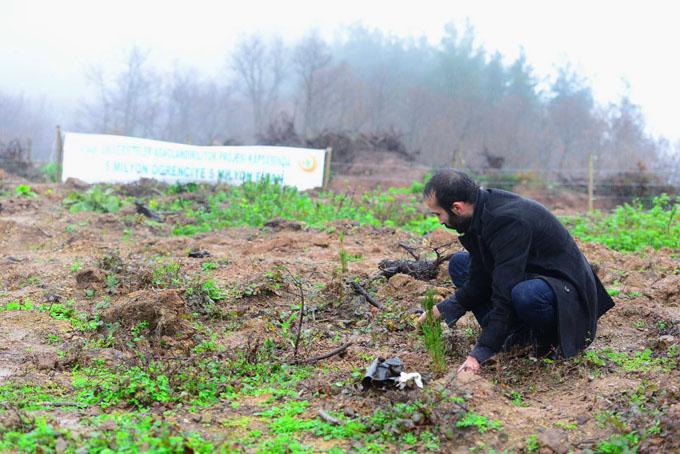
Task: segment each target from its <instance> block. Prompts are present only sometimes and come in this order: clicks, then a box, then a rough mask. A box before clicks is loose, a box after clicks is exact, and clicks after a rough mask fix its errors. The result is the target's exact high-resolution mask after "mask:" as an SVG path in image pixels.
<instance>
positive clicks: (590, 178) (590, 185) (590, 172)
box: [588, 151, 593, 214]
mask: <svg viewBox="0 0 680 454" xmlns="http://www.w3.org/2000/svg"><path fill="white" fill-rule="evenodd" d="M592 212H593V152H592V151H591V152H590V153H588V214H591V213H592Z"/></svg>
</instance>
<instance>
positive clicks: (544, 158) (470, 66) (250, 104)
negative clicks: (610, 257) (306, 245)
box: [0, 25, 680, 178]
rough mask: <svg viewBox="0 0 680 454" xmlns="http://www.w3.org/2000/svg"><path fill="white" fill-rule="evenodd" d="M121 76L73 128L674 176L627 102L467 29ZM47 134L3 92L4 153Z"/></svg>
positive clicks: (93, 84)
mask: <svg viewBox="0 0 680 454" xmlns="http://www.w3.org/2000/svg"><path fill="white" fill-rule="evenodd" d="M123 63H124V66H123V68H122V70H120V71H118V72H117V73H115V74H111V73H109V72H107V68H104V67H95V68H92V69H91V70H90V71H89V72H88V74H87V76H88V81H89V83H90V88H91V89H92V90H93V93H94V94H93V95H92V96H90V97H88V98H87V99H83V101H82V104H81V108H80V109H79V111H78V113H77V115H76V120H75V121H73V123H72V124H73V126H74V127H75V128H74V129H78V130H80V131H84V132H97V133H111V134H123V135H131V136H140V137H147V138H155V139H160V140H169V141H175V142H190V143H194V144H253V143H257V141H258V137H259V136H261V135H262V134H263V133H265V132H266V130H267V129H268V128H269V126H270V125H271V124H272V123H275V122H277V121H279V120H280V119H281V118H282V115H285V116H286V118H290V119H292V121H293V124H294V126H295V129H296V131H297V133H298V134H299V135H300V136H302V137H305V138H312V137H314V136H315V135H318V134H320V133H322V132H328V131H333V132H342V133H346V134H348V135H350V136H351V135H357V134H360V133H374V132H379V131H388V130H389V131H394V132H396V133H397V134H399V135H400V136H401V139H402V140H403V142H404V144H405V145H406V147H407V149H408V150H410V151H412V152H414V153H417V160H418V161H420V162H423V163H425V164H430V165H445V164H453V165H456V166H463V167H471V168H477V169H482V168H484V167H485V166H489V165H492V163H495V164H494V165H496V166H498V165H499V163H501V164H502V166H503V167H504V168H506V169H545V170H549V171H551V172H554V173H556V174H563V175H569V174H571V173H574V172H582V171H583V169H585V168H586V167H587V156H588V154H589V153H592V154H593V156H594V159H595V163H596V168H597V169H599V171H600V172H606V171H608V170H618V171H623V170H634V169H636V168H638V167H637V166H638V163H639V162H642V163H644V166H645V167H646V168H647V169H650V170H657V171H663V174H664V175H668V176H669V177H671V178H678V176H679V175H678V173H679V172H680V169H679V167H680V163H679V162H678V157H677V156H678V154H680V143H679V144H669V143H668V142H666V141H664V140H656V139H654V138H653V137H651V136H650V135H649V134H647V133H646V132H645V122H644V118H643V116H642V114H641V112H640V108H639V106H637V105H635V104H634V103H632V102H631V100H630V99H629V98H628V97H627V96H623V97H621V99H620V100H619V101H618V102H616V103H613V104H610V105H598V104H596V103H595V101H594V99H593V93H592V90H591V87H590V86H589V85H588V83H587V82H586V81H585V80H584V79H583V78H582V77H581V76H580V75H579V74H578V73H577V72H575V71H574V70H573V69H572V68H571V67H569V66H563V67H562V68H560V69H559V71H558V72H557V75H556V77H554V79H553V80H550V81H546V80H540V79H539V78H538V77H537V76H536V75H535V74H534V71H533V68H532V67H531V65H530V64H529V63H528V62H527V59H526V57H525V55H523V54H520V56H519V57H518V58H517V59H516V60H515V61H512V62H509V63H508V62H506V61H504V59H503V58H502V56H501V55H500V54H498V53H489V52H487V51H486V50H485V49H484V48H483V47H480V46H478V45H476V44H475V35H474V31H473V30H472V29H471V28H467V29H464V30H460V29H457V28H456V27H454V26H453V25H449V26H447V27H446V30H445V34H444V37H443V38H442V40H441V41H440V42H439V43H437V44H431V43H430V42H428V41H427V40H425V39H412V38H400V37H394V36H391V35H387V34H385V33H382V32H380V31H376V30H370V29H367V28H364V27H362V26H355V27H351V28H349V29H347V30H345V32H344V36H343V37H342V38H340V39H336V40H334V41H326V40H324V39H323V38H321V36H320V35H319V34H318V33H316V32H314V31H312V32H309V33H308V34H307V35H305V36H304V37H303V38H302V39H300V40H299V41H298V42H296V43H293V44H292V45H286V44H284V42H283V41H282V40H281V39H277V38H271V39H270V38H263V37H261V36H258V35H251V36H244V37H242V38H241V39H240V40H239V42H238V43H236V45H235V46H234V50H233V51H232V53H231V54H230V55H225V61H224V65H223V69H222V70H221V71H219V73H218V74H213V75H205V74H199V73H198V72H197V71H196V70H193V69H186V68H185V69H174V70H172V71H165V72H161V71H158V70H157V69H156V68H154V67H153V66H152V64H151V63H150V58H149V52H148V51H143V50H141V49H139V48H133V49H131V50H130V51H129V52H128V53H127V55H126V58H125V61H124V62H123ZM8 100H9V102H8ZM12 106H14V107H12ZM15 111H23V113H21V114H19V115H17V114H16V112H15ZM5 118H8V119H11V121H5ZM50 120H52V118H50ZM45 122H47V123H49V121H48V120H47V115H46V111H45V109H44V107H41V104H40V103H35V102H29V100H27V99H25V98H20V97H15V98H12V97H11V96H8V95H3V94H1V93H0V125H2V126H0V127H1V128H3V129H0V141H1V140H3V137H8V136H9V135H11V134H15V135H16V136H21V135H24V136H25V135H27V134H31V133H34V132H32V131H37V130H38V129H40V130H42V128H43V127H46V126H49V127H53V126H51V125H53V124H55V123H56V121H54V120H53V121H52V123H51V125H45V124H44V123H45ZM673 151H675V153H673ZM669 172H670V173H669ZM673 172H674V173H673Z"/></svg>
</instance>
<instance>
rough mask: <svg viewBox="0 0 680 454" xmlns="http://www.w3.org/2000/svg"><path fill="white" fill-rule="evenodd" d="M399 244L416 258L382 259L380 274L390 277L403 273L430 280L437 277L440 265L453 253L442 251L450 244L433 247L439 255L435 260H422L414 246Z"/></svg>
mask: <svg viewBox="0 0 680 454" xmlns="http://www.w3.org/2000/svg"><path fill="white" fill-rule="evenodd" d="M399 246H400V247H402V248H404V249H406V251H407V252H408V253H409V255H411V257H413V258H414V259H415V260H390V259H385V260H382V261H381V262H380V263H379V264H378V268H379V269H380V271H379V276H384V277H385V278H387V279H389V278H391V277H392V276H394V275H395V274H399V273H401V274H407V275H409V276H412V277H414V278H416V279H418V280H421V281H430V280H432V279H435V278H436V277H437V274H438V272H439V265H441V264H442V263H443V262H446V261H448V260H449V259H450V258H451V255H452V254H443V253H442V251H443V250H444V251H445V250H447V249H448V248H449V247H450V246H451V245H450V244H445V245H441V246H436V247H432V248H431V249H432V251H433V252H434V253H435V254H436V255H437V256H436V258H435V259H434V260H421V259H420V255H419V254H416V253H415V252H414V248H413V246H409V245H407V244H405V243H399Z"/></svg>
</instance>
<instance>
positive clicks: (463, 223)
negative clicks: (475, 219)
mask: <svg viewBox="0 0 680 454" xmlns="http://www.w3.org/2000/svg"><path fill="white" fill-rule="evenodd" d="M446 212H447V214H448V215H449V220H448V222H446V223H444V225H445V226H446V227H448V228H450V229H454V230H455V231H456V232H458V233H460V234H464V233H466V232H467V231H468V229H469V228H470V224H471V223H472V216H464V215H457V214H453V211H451V210H446Z"/></svg>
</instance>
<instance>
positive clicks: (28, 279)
mask: <svg viewBox="0 0 680 454" xmlns="http://www.w3.org/2000/svg"><path fill="white" fill-rule="evenodd" d="M34 190H35V191H36V192H37V193H38V196H37V197H35V198H33V199H28V200H24V199H19V198H12V197H9V198H6V199H4V200H3V201H2V206H3V207H4V209H3V211H2V212H1V213H0V276H1V278H2V290H1V291H0V305H3V306H4V305H6V304H7V303H10V302H22V301H32V302H33V304H35V305H40V304H46V305H49V304H51V302H54V301H59V302H65V301H69V300H73V301H74V305H75V309H76V310H77V311H83V312H85V313H88V314H93V313H95V312H97V313H99V314H101V316H102V318H103V319H104V320H107V321H109V322H118V323H119V324H120V325H121V326H122V327H123V328H124V329H128V330H129V329H131V328H134V327H135V326H139V324H140V323H142V322H144V323H146V325H145V326H147V327H148V328H149V331H150V332H149V336H148V339H145V340H144V342H145V344H144V345H145V346H146V347H147V348H148V349H150V350H154V349H155V351H156V352H158V354H159V355H161V356H162V355H166V356H168V357H172V356H173V355H178V354H180V352H186V351H187V350H186V348H187V346H189V347H190V346H192V345H195V337H196V336H197V334H196V332H195V329H196V328H195V324H193V323H192V316H191V314H192V313H195V312H200V310H202V308H203V309H205V307H204V305H202V302H201V301H196V300H192V299H191V298H190V297H189V296H187V295H186V293H184V292H183V290H184V289H183V288H181V285H177V286H174V287H175V288H174V289H172V290H163V289H162V287H168V286H170V287H173V285H172V284H168V282H170V281H172V270H170V271H168V273H167V274H168V275H167V276H162V275H159V274H158V273H156V275H155V276H154V275H153V272H152V268H153V267H154V266H156V269H158V265H157V264H158V263H159V261H160V262H163V263H170V262H173V263H177V264H179V265H180V269H181V272H182V273H184V274H186V275H192V274H193V275H199V274H201V273H205V272H204V271H203V269H202V265H203V264H204V263H207V262H210V263H215V264H218V266H217V267H216V268H215V269H211V270H210V272H209V275H210V277H211V278H212V279H213V280H214V282H215V283H216V284H217V285H218V286H219V287H220V288H222V289H230V291H229V292H227V295H226V297H225V298H224V299H222V300H220V301H218V302H216V303H215V306H216V307H217V309H219V311H220V313H221V314H228V317H226V318H225V317H214V318H211V317H209V316H205V317H204V318H203V319H202V320H203V323H204V324H205V325H207V326H209V327H210V328H211V329H212V330H213V331H214V332H218V333H220V335H219V337H217V339H216V342H217V343H218V344H219V345H220V346H224V347H225V348H226V350H227V351H235V350H238V349H245V348H246V344H248V343H249V342H253V340H254V339H261V340H263V339H266V338H272V339H275V340H277V341H280V340H281V336H282V333H281V330H280V329H279V328H277V327H278V326H280V324H278V322H279V321H280V320H282V319H284V318H285V317H286V316H288V315H289V314H290V313H291V312H292V311H294V310H295V308H296V307H297V305H298V304H299V295H298V294H297V293H296V288H295V286H294V285H291V284H290V281H287V282H288V283H287V284H283V285H274V283H273V280H272V276H273V275H275V274H276V273H279V274H284V275H288V274H289V275H291V276H295V277H296V278H297V279H299V280H300V281H301V282H303V283H304V291H305V292H307V293H306V295H307V301H306V304H307V307H308V309H309V310H308V312H307V314H306V320H305V322H304V325H303V328H304V330H305V332H307V333H308V335H307V336H306V337H304V338H303V341H302V342H301V344H300V346H299V354H298V359H305V358H310V357H313V356H315V355H318V354H320V353H323V352H327V351H330V350H332V349H334V348H335V347H337V346H339V345H341V344H342V343H345V342H350V341H351V342H352V345H351V346H350V347H349V348H348V349H347V350H346V352H345V353H344V354H343V355H336V356H333V357H331V358H328V359H325V360H322V361H320V362H318V363H316V365H315V366H313V367H312V373H311V376H310V377H309V378H307V379H306V380H304V381H303V382H301V383H300V384H299V385H298V389H297V390H296V391H297V392H298V398H302V399H305V400H307V401H309V402H310V406H309V409H308V412H307V414H308V415H309V417H314V416H315V415H316V412H317V411H318V410H319V409H324V410H327V411H338V412H340V413H343V412H344V413H345V414H350V415H355V416H357V417H358V416H370V415H371V414H372V413H373V412H374V411H375V409H377V408H386V407H389V406H391V405H393V404H394V403H396V402H415V401H417V400H421V401H425V402H428V400H427V399H432V397H431V396H432V394H431V391H432V390H436V389H442V388H443V389H446V390H448V392H449V393H450V394H451V395H456V396H463V397H464V398H465V403H464V404H463V405H464V407H465V409H467V410H468V411H474V412H475V413H477V414H480V415H483V416H485V417H487V418H488V419H489V420H499V421H500V422H501V424H502V429H498V430H488V431H480V430H476V429H475V428H474V427H473V428H469V429H459V428H456V427H455V423H456V421H457V418H459V417H460V412H461V409H460V408H458V407H456V406H455V405H444V404H442V405H440V406H438V407H437V410H436V411H434V412H433V413H432V414H431V415H429V416H428V417H427V418H425V421H422V420H418V421H414V423H413V424H415V425H416V426H419V427H420V426H422V429H423V430H425V429H427V430H429V431H431V432H434V433H438V434H441V436H440V447H439V449H440V450H441V451H442V452H468V451H469V450H471V449H472V450H478V451H481V452H488V451H490V450H492V449H493V450H496V451H503V450H506V449H507V450H510V451H515V452H526V451H527V449H528V448H527V446H528V445H527V440H528V439H529V440H531V439H530V438H529V437H530V436H535V440H536V441H537V443H538V445H540V450H541V452H568V451H573V452H580V451H585V450H588V449H594V447H595V446H596V445H597V443H598V442H601V441H603V440H606V439H608V438H609V437H610V436H611V435H613V434H615V433H625V432H626V431H632V430H641V429H639V428H638V426H636V424H638V422H639V421H640V420H642V419H645V418H648V417H651V418H655V419H656V420H658V421H659V423H658V430H657V431H656V433H654V434H652V435H650V436H647V437H646V440H645V442H644V443H643V444H642V445H641V449H642V450H643V451H647V452H670V450H672V449H674V447H673V446H677V445H674V444H673V443H675V442H673V440H677V438H678V437H680V432H678V426H677V424H674V423H673V421H674V419H673V417H672V416H673V414H677V413H678V408H677V405H678V404H677V402H678V399H679V398H680V372H679V371H678V369H677V367H675V368H673V369H671V370H668V369H664V370H660V369H651V370H640V368H637V369H636V368H635V367H630V368H628V369H631V370H626V368H625V367H622V366H618V365H616V364H611V363H607V364H606V365H605V366H599V365H596V364H593V363H592V361H591V362H589V361H588V360H587V358H586V357H585V355H581V356H580V357H578V358H575V359H572V360H569V361H557V362H554V363H553V362H550V361H543V360H541V359H537V358H534V357H533V356H532V353H531V352H530V351H514V352H509V353H507V354H500V355H498V356H497V357H496V358H494V359H493V360H492V361H491V362H490V363H489V364H487V365H485V367H484V368H483V371H482V373H481V374H480V375H478V376H456V374H455V370H456V368H457V367H458V365H459V364H460V363H461V362H462V361H463V360H464V359H465V355H466V354H467V352H468V351H469V349H470V347H471V346H472V344H473V343H474V339H475V334H476V333H477V327H476V324H475V322H474V321H473V319H472V317H470V316H466V317H465V318H464V319H463V320H461V322H459V324H458V325H457V326H456V327H455V329H449V328H445V332H444V335H445V339H446V343H447V357H446V362H447V368H448V370H447V372H446V373H444V374H436V373H434V372H433V370H432V364H431V362H430V359H429V356H428V354H427V353H426V352H425V350H424V347H423V343H422V340H421V337H420V336H419V335H418V333H417V332H416V331H415V330H414V328H413V315H412V310H413V309H415V308H418V307H420V303H421V300H422V297H423V295H424V294H425V292H426V291H427V290H428V289H433V290H434V291H435V295H436V298H437V299H441V298H444V297H446V296H447V295H448V294H449V293H450V292H452V291H453V290H454V288H453V286H452V284H451V282H450V281H449V280H448V277H447V273H446V264H445V263H444V264H443V265H441V269H440V273H439V276H438V278H437V279H435V280H434V281H429V282H423V281H418V280H415V279H413V278H411V277H409V276H406V275H403V274H397V275H395V276H393V277H392V278H390V279H389V280H384V279H383V280H375V281H373V282H371V283H370V284H367V288H368V289H369V291H371V292H372V294H373V295H374V297H375V299H376V300H377V301H379V302H380V303H381V304H382V305H384V309H383V310H378V309H376V308H374V307H372V306H371V305H369V304H367V303H366V301H365V299H364V298H363V297H361V296H360V295H356V294H353V293H352V292H351V290H350V287H348V286H347V285H346V284H345V283H344V281H345V280H346V279H354V278H358V279H359V280H361V281H363V282H365V283H367V282H369V281H370V279H371V277H373V276H374V275H375V274H376V273H377V271H378V263H379V262H380V261H381V260H383V259H385V258H401V259H406V258H408V255H407V254H406V253H405V251H404V250H403V249H402V248H400V247H399V243H400V242H408V243H410V244H415V245H421V246H424V245H425V244H426V241H425V239H423V238H419V237H417V236H416V235H413V234H409V233H405V232H402V231H399V230H394V229H376V228H370V227H358V226H356V225H354V224H353V223H351V222H344V223H343V222H339V223H336V224H334V225H331V226H328V227H329V228H328V229H327V230H326V231H319V230H313V229H308V228H306V227H305V226H304V225H303V226H300V225H296V224H295V223H292V224H282V225H278V224H277V225H276V226H275V227H265V228H262V229H256V228H237V229H229V230H223V231H219V232H214V233H207V234H199V235H196V236H194V237H183V236H173V235H172V234H171V233H170V227H169V226H166V225H163V224H160V225H157V224H150V223H148V222H146V219H144V218H143V217H141V216H137V215H134V214H131V213H127V212H125V211H123V212H120V213H117V214H97V213H92V212H88V213H77V214H72V213H69V212H68V210H66V209H65V208H64V207H63V206H62V204H61V200H62V198H63V197H64V196H65V195H66V194H67V193H68V191H69V190H68V189H67V188H64V187H62V186H56V185H55V186H52V185H44V186H37V187H35V188H34ZM126 213H127V214H126ZM433 235H434V236H436V237H437V238H436V242H438V243H439V244H441V241H446V240H449V241H452V242H453V246H452V250H451V252H455V251H456V250H458V249H459V245H458V243H457V242H456V240H455V237H454V236H453V235H451V234H449V233H448V232H444V231H437V232H436V233H435V234H433ZM341 237H343V238H342V242H341ZM430 240H431V241H434V240H433V238H430ZM581 246H582V249H583V251H584V253H585V254H586V256H587V257H588V259H589V260H590V261H591V263H593V264H594V265H595V266H596V267H597V270H598V273H599V275H600V276H601V278H602V280H603V282H604V284H605V286H606V287H607V288H609V289H612V292H613V293H616V296H615V297H614V299H615V301H616V303H617V304H616V307H615V308H614V309H613V310H611V311H610V312H609V313H607V314H606V315H605V316H604V317H603V318H602V319H601V321H600V324H599V328H598V330H599V332H598V336H597V339H596V340H595V342H594V343H593V345H592V346H591V347H590V348H589V350H590V351H595V352H599V351H602V350H603V349H611V350H612V351H613V352H620V353H625V354H626V355H629V356H632V355H634V354H635V353H636V352H641V351H643V350H645V349H650V350H651V351H652V354H653V355H659V356H660V357H661V356H662V355H664V354H666V352H668V350H669V348H671V347H673V346H676V347H675V348H677V345H678V343H679V340H680V329H679V328H678V327H680V275H679V274H678V270H679V269H680V268H679V267H680V259H679V251H671V250H662V251H651V250H649V251H644V252H642V253H635V254H623V253H618V252H615V251H612V250H609V249H607V248H606V247H604V246H600V245H595V244H581ZM341 247H342V248H344V249H345V250H346V251H347V253H348V254H350V255H351V256H353V257H354V259H353V260H350V261H349V263H347V270H346V271H344V272H343V271H342V270H341V261H340V259H339V256H340V249H341ZM192 250H199V251H207V252H208V253H209V257H205V258H191V257H189V256H188V253H189V251H192ZM154 264H155V265H154ZM88 270H90V271H91V273H89V274H87V273H85V274H83V272H86V271H88ZM107 275H115V276H116V279H115V280H116V282H115V283H114V282H113V281H111V280H110V279H109V281H108V282H107V279H108V278H107V277H106V276H107ZM274 281H276V279H274ZM104 296H105V297H106V301H107V303H106V304H105V305H100V306H98V304H99V303H100V302H101V301H102V297H104ZM104 306H105V307H104ZM214 309H215V307H213V308H212V309H211V310H214ZM206 311H207V309H206ZM92 336H93V334H88V333H87V332H83V331H80V330H77V329H74V327H73V326H72V325H71V324H70V323H69V322H68V321H66V320H59V319H55V318H54V317H51V316H50V315H49V313H47V312H44V311H42V312H41V311H31V310H7V311H3V312H0V386H2V385H3V384H7V383H13V382H19V383H31V384H45V383H61V384H63V385H64V386H67V387H68V386H70V385H69V384H70V383H71V375H72V369H73V365H74V364H87V363H88V361H92V359H93V358H96V359H100V360H103V361H105V362H106V364H108V365H110V366H112V367H114V366H116V365H124V364H126V361H128V360H129V358H130V355H131V354H132V353H133V352H130V351H126V350H125V348H122V347H120V348H117V347H116V346H114V347H110V346H108V347H102V348H97V347H96V346H93V345H92V342H88V341H91V340H92ZM281 344H283V345H285V342H282V343H281ZM377 356H382V357H386V358H387V357H392V356H398V357H400V358H401V359H402V360H403V362H404V363H405V368H406V370H407V371H417V372H420V373H422V374H423V375H424V376H425V378H426V383H425V388H424V389H423V390H419V389H413V390H408V391H401V392H400V391H393V390H390V391H362V390H361V388H360V386H359V385H358V381H359V379H360V377H359V378H357V377H356V375H357V371H360V372H361V371H364V370H365V369H366V367H367V366H368V365H369V364H370V362H371V360H372V359H373V358H375V357H377ZM280 360H281V361H282V362H293V360H294V358H293V349H292V346H291V347H290V348H287V349H282V350H281V351H280ZM353 374H354V375H353ZM641 387H643V388H645V389H650V390H654V391H650V392H651V393H652V394H653V397H654V399H656V400H655V401H654V402H656V405H657V410H658V412H657V413H655V414H654V415H653V416H645V415H644V414H641V415H639V417H637V416H635V415H633V416H631V417H630V418H628V419H626V422H625V424H624V425H626V427H624V428H621V427H618V428H616V427H614V426H612V425H611V424H607V423H606V422H604V423H603V422H602V421H601V419H602V418H599V417H598V415H602V414H607V412H619V413H620V414H626V415H630V414H632V413H631V412H633V413H634V410H630V411H629V409H628V407H626V405H628V406H629V407H630V405H632V404H629V403H628V402H629V401H630V396H631V395H632V394H633V393H635V392H637V391H636V390H640V389H641ZM428 392H429V393H430V394H428ZM428 396H430V397H428ZM250 399H251V401H248V402H245V401H244V402H241V405H240V406H239V407H238V408H233V407H231V406H229V405H228V404H219V403H218V404H215V405H213V406H210V407H207V408H203V409H201V410H200V412H201V414H202V415H203V416H202V418H201V417H199V418H198V419H197V418H195V417H194V413H192V411H191V410H190V409H189V408H186V407H185V408H184V409H178V410H177V412H176V413H175V422H176V423H177V424H179V426H181V428H182V429H183V430H194V431H198V432H200V433H202V434H204V435H205V436H206V437H209V438H212V439H215V440H226V441H229V439H230V437H235V436H236V435H237V433H238V431H231V430H229V429H227V427H229V425H228V424H227V422H228V421H233V420H234V419H235V418H238V417H240V416H244V417H250V416H252V415H253V414H254V413H255V410H256V409H258V408H259V405H260V402H263V401H264V399H260V400H259V401H258V398H254V397H253V398H250ZM430 402H431V401H430ZM162 410H163V409H157V410H154V409H151V410H150V411H151V412H154V411H157V412H161V411H162ZM98 411H100V410H97V408H94V409H93V408H90V409H88V410H86V411H85V410H78V409H76V410H69V409H60V408H55V409H51V410H49V411H46V410H45V411H44V413H45V414H47V415H49V416H50V417H51V418H52V420H53V421H56V424H60V421H61V422H62V423H63V424H67V425H69V427H71V428H73V429H74V430H77V428H78V427H79V421H80V419H81V418H84V417H85V416H91V415H92V414H93V413H95V414H96V413H97V412H98ZM421 416H422V415H421ZM252 424H253V427H249V428H248V429H257V428H258V427H257V426H258V424H261V423H258V422H257V420H256V419H253V421H252ZM640 424H642V423H640ZM243 430H245V429H243ZM300 437H301V438H300V440H301V441H302V442H304V443H305V444H306V445H308V446H312V447H313V449H315V450H318V451H324V450H327V449H329V448H330V447H334V446H335V447H339V448H343V449H345V450H352V449H355V448H356V449H358V448H359V445H360V442H358V441H354V440H349V441H348V440H332V441H325V440H323V438H321V437H313V436H311V435H309V434H305V435H300ZM410 448H411V449H413V450H416V451H424V450H425V447H423V446H422V445H420V444H419V445H416V446H411V447H410ZM243 449H244V450H246V451H247V450H248V448H243ZM402 449H405V448H403V447H401V446H398V445H391V446H389V447H388V451H400V450H402Z"/></svg>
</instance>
